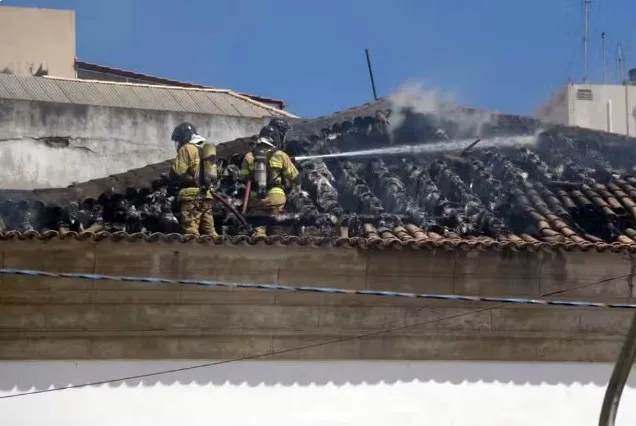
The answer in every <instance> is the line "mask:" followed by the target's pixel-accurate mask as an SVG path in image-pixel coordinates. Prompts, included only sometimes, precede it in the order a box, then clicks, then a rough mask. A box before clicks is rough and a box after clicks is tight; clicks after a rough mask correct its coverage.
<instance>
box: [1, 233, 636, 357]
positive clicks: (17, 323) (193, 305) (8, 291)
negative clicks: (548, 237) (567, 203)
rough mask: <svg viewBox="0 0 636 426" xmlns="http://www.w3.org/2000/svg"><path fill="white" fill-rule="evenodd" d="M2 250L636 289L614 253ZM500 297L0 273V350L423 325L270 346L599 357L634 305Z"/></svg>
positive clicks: (51, 264)
mask: <svg viewBox="0 0 636 426" xmlns="http://www.w3.org/2000/svg"><path fill="white" fill-rule="evenodd" d="M0 260H1V261H2V265H3V267H5V268H23V269H37V270H44V271H59V272H88V273H101V274H107V275H140V276H155V277H168V278H202V279H203V278H205V279H210V280H220V281H231V282H245V281H249V282H263V283H270V284H284V285H295V286H301V285H315V286H330V287H341V288H369V289H382V290H391V291H414V292H438V293H456V294H478V295H494V296H522V297H537V296H539V295H541V294H542V293H544V292H555V291H563V290H568V289H574V290H569V291H564V292H563V293H561V294H558V295H554V296H553V297H554V298H557V299H566V298H567V299H581V298H583V299H588V300H595V301H603V302H614V301H621V302H628V301H633V298H632V291H633V286H632V284H631V279H630V277H629V274H630V272H631V270H632V263H633V260H632V259H631V258H629V257H625V256H624V255H621V254H612V253H596V252H594V253H580V252H577V253H557V254H547V253H499V252H448V251H442V252H428V251H427V252H416V251H390V252H381V251H373V250H355V249H334V248H311V247H303V248H293V249H290V248H289V247H283V246H259V245H257V246H245V247H241V246H238V247H237V246H228V247H225V246H211V245H204V244H174V245H172V244H162V243H131V242H122V243H115V242H108V241H104V242H99V243H95V242H78V241H49V242H41V241H9V242H3V243H2V244H0ZM494 306H495V305H494V304H484V303H464V302H456V301H448V302H446V301H439V300H438V301H435V300H421V299H399V298H387V297H371V296H360V295H326V294H309V293H293V292H274V291H258V290H245V289H242V290H238V289H237V290H234V289H233V290H228V289H213V288H204V287H196V286H187V285H172V284H169V285H153V284H147V283H128V282H107V281H94V280H79V279H58V278H43V277H35V278H34V277H26V276H13V275H3V276H0V358H1V359H93V358H98V359H107V358H145V359H151V358H152V359H162V358H175V359H176V358H234V357H243V356H249V355H255V354H261V353H265V352H271V351H279V350H285V349H289V348H292V347H299V346H305V345H312V344H316V343H320V342H325V341H329V340H337V339H342V338H345V337H351V336H355V335H359V334H369V333H374V332H376V331H380V330H384V329H388V328H392V327H406V326H412V325H414V324H420V325H417V326H413V327H410V328H408V329H404V330H398V331H394V332H392V333H385V334H377V335H374V336H369V337H364V338H361V339H354V340H345V341H342V342H339V343H331V344H328V345H324V346H317V347H313V348H309V349H305V350H300V351H292V352H287V353H282V354H278V355H276V356H275V357H276V358H300V359H438V360H444V359H446V360H509V361H513V360H514V361H531V360H541V361H603V362H606V361H613V360H614V359H615V357H616V354H617V353H618V350H619V348H620V345H621V341H622V335H623V334H624V333H625V332H626V330H627V327H628V324H629V320H630V318H631V314H632V312H631V311H627V310H604V309H583V308H563V307H544V306H524V305H506V306H504V307H498V308H496V309H492V310H485V311H484V309H486V308H492V307H494ZM475 310H482V311H481V312H474V311H475ZM458 315H459V316H458ZM448 317H453V318H448ZM444 318H445V319H444ZM442 319H443V320H442Z"/></svg>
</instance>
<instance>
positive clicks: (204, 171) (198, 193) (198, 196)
mask: <svg viewBox="0 0 636 426" xmlns="http://www.w3.org/2000/svg"><path fill="white" fill-rule="evenodd" d="M172 141H173V142H174V144H175V148H176V149H177V158H176V159H175V161H174V164H173V165H172V168H171V169H170V177H171V178H172V179H173V180H175V181H177V182H178V185H179V194H178V202H179V210H180V213H181V218H180V222H181V226H182V227H183V229H184V232H186V233H187V234H193V235H197V236H198V235H209V236H212V237H217V236H218V234H217V233H216V230H215V229H214V216H213V215H212V186H213V185H214V184H215V183H216V180H217V170H216V146H215V145H214V144H211V143H207V142H206V140H205V138H203V137H202V136H200V135H199V134H198V133H197V130H196V128H195V127H194V126H193V125H192V124H190V123H181V124H179V125H178V126H177V127H175V129H174V131H173V132H172Z"/></svg>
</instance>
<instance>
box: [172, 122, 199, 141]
mask: <svg viewBox="0 0 636 426" xmlns="http://www.w3.org/2000/svg"><path fill="white" fill-rule="evenodd" d="M196 134H197V129H196V128H195V127H194V126H193V125H192V124H190V123H181V124H179V125H178V126H177V127H175V128H174V130H173V131H172V140H173V141H175V142H176V143H178V144H184V143H187V142H190V140H191V139H192V136H194V135H196Z"/></svg>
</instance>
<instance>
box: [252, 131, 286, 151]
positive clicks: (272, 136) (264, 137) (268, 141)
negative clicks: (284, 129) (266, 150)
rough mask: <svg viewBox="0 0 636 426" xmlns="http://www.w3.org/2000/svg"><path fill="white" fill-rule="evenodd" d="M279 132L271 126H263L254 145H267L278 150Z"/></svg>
mask: <svg viewBox="0 0 636 426" xmlns="http://www.w3.org/2000/svg"><path fill="white" fill-rule="evenodd" d="M280 137H281V136H280V132H279V131H278V129H276V128H274V127H272V126H265V127H263V128H262V129H261V131H260V132H259V133H258V137H257V138H256V145H267V146H268V147H270V148H278V146H279V140H280Z"/></svg>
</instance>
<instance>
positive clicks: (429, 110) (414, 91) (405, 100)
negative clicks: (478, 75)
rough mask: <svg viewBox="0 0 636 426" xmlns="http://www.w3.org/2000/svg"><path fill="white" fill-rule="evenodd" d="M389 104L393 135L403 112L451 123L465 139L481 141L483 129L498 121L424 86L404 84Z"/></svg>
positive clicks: (450, 96)
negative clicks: (477, 138) (408, 111)
mask: <svg viewBox="0 0 636 426" xmlns="http://www.w3.org/2000/svg"><path fill="white" fill-rule="evenodd" d="M388 100H389V103H390V104H391V110H392V111H393V112H392V114H391V118H390V120H389V129H390V130H391V132H392V133H394V132H395V130H396V129H398V128H399V127H400V126H401V125H402V123H404V119H405V118H406V116H405V114H404V113H403V112H402V109H403V108H407V109H411V110H412V111H413V112H415V113H419V114H424V115H429V116H431V118H433V119H434V120H435V121H437V124H441V123H440V120H448V121H452V122H454V124H455V125H456V126H457V131H459V133H460V134H461V135H462V136H464V137H473V136H474V137H481V136H482V132H483V129H484V127H485V126H487V125H495V124H496V120H497V114H496V113H493V112H488V111H479V110H468V109H467V108H465V107H463V108H462V106H461V105H462V103H461V102H460V100H459V98H458V97H457V96H456V95H455V94H453V93H451V92H444V91H441V90H439V89H435V88H430V87H427V86H426V84H424V83H407V84H404V85H402V86H400V87H399V88H398V89H397V90H396V91H395V92H393V93H392V94H390V95H389V96H388Z"/></svg>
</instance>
